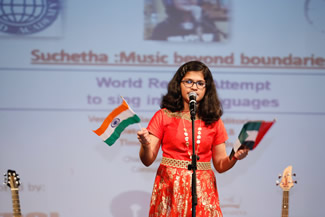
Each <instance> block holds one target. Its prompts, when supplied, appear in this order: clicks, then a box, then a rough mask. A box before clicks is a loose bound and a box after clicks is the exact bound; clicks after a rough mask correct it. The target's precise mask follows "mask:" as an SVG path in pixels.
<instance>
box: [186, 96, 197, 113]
mask: <svg viewBox="0 0 325 217" xmlns="http://www.w3.org/2000/svg"><path fill="white" fill-rule="evenodd" d="M188 97H189V98H190V112H191V115H192V116H195V113H196V97H197V94H196V93H195V92H190V93H189V94H188Z"/></svg>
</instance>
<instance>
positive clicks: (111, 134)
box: [94, 98, 140, 146]
mask: <svg viewBox="0 0 325 217" xmlns="http://www.w3.org/2000/svg"><path fill="white" fill-rule="evenodd" d="M122 100H123V102H122V104H121V105H120V106H119V107H117V108H115V109H114V110H113V111H112V112H111V113H110V114H109V115H108V116H107V117H106V118H105V120H104V122H103V123H102V125H101V126H100V127H99V128H98V129H97V130H94V132H95V133H96V134H97V135H98V136H99V137H100V138H102V140H103V141H104V142H105V143H106V144H107V145H109V146H112V145H113V144H114V143H115V141H116V140H117V139H118V138H119V137H120V135H121V133H122V132H123V130H124V129H125V128H126V127H128V126H129V125H131V124H135V123H139V122H140V118H139V117H138V115H137V114H136V113H134V111H132V109H131V108H130V107H129V105H128V104H127V102H126V101H125V100H124V99H123V98H122Z"/></svg>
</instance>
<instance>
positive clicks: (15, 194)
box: [4, 170, 21, 217]
mask: <svg viewBox="0 0 325 217" xmlns="http://www.w3.org/2000/svg"><path fill="white" fill-rule="evenodd" d="M4 184H7V185H8V187H9V188H10V189H11V198H12V207H13V216H14V217H21V211H20V201H19V189H18V188H19V186H20V179H19V176H18V174H17V173H16V172H15V171H14V170H8V171H7V174H5V180H4Z"/></svg>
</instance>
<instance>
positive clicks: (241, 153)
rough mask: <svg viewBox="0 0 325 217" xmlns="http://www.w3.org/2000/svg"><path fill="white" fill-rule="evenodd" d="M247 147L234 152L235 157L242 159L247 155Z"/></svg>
mask: <svg viewBox="0 0 325 217" xmlns="http://www.w3.org/2000/svg"><path fill="white" fill-rule="evenodd" d="M248 151H249V149H248V148H245V149H239V150H238V151H237V152H236V153H235V155H234V156H235V158H236V159H238V160H242V159H244V158H245V157H246V156H247V155H248Z"/></svg>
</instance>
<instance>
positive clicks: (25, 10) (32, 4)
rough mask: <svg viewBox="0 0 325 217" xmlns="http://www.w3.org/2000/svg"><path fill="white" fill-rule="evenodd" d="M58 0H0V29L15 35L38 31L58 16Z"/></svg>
mask: <svg viewBox="0 0 325 217" xmlns="http://www.w3.org/2000/svg"><path fill="white" fill-rule="evenodd" d="M59 1H60V0H38V1H35V0H24V1H21V0H0V31H1V32H5V33H10V34H16V35H27V34H32V33H36V32H40V31H42V30H43V29H45V28H47V27H48V26H50V25H51V24H52V23H53V22H54V21H55V20H56V18H57V17H58V14H59V11H60V2H59Z"/></svg>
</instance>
